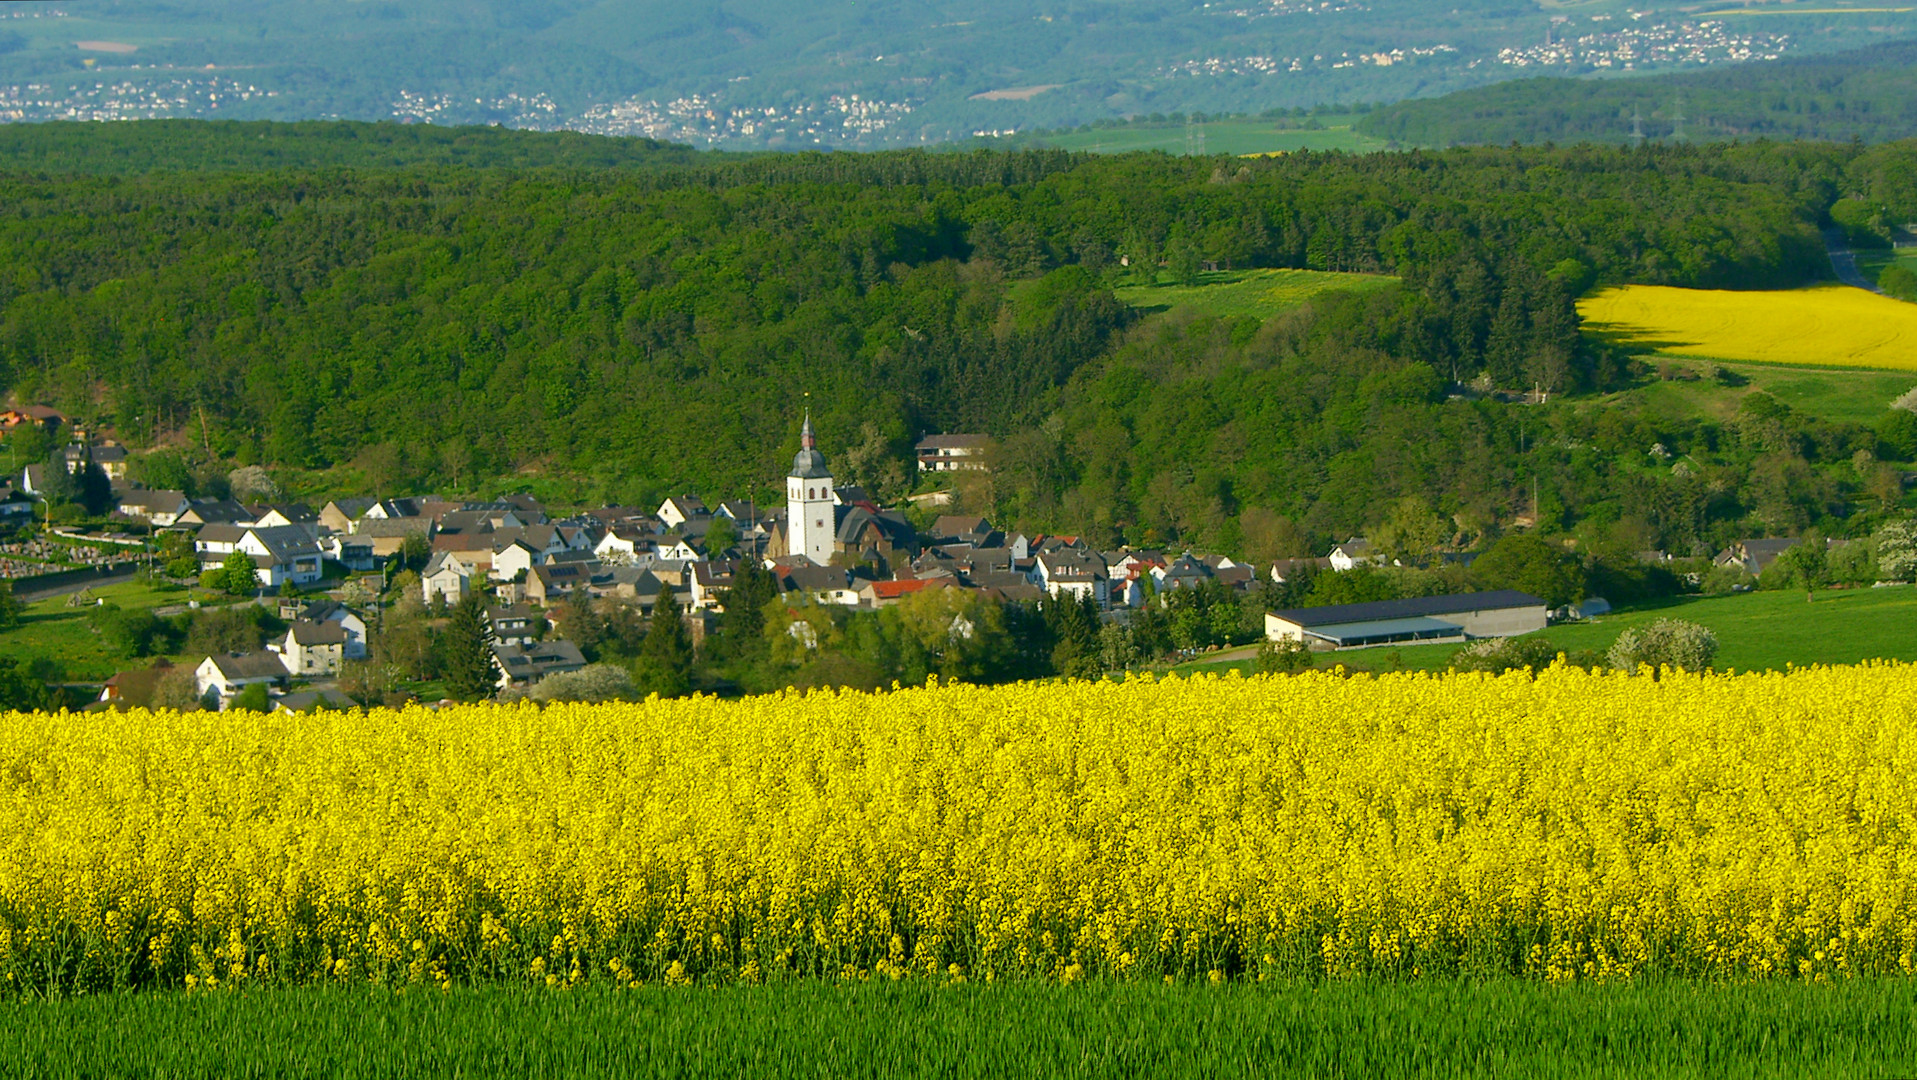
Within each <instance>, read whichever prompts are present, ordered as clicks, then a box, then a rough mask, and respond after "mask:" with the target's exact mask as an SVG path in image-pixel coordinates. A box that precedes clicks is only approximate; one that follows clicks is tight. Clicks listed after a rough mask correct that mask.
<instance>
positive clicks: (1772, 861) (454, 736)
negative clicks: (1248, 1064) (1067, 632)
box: [0, 664, 1917, 991]
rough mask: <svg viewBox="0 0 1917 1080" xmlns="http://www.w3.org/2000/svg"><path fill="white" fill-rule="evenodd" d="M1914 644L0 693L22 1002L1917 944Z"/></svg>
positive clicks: (0, 950) (1580, 963) (1418, 962)
mask: <svg viewBox="0 0 1917 1080" xmlns="http://www.w3.org/2000/svg"><path fill="white" fill-rule="evenodd" d="M1914 830H1917V667H1912V666H1909V665H1898V664H1876V665H1870V666H1865V667H1861V668H1813V669H1799V670H1796V671H1793V672H1790V673H1788V674H1776V673H1771V674H1748V675H1734V676H1725V675H1706V676H1697V675H1686V674H1681V673H1666V674H1665V675H1664V677H1663V678H1662V679H1653V678H1651V677H1649V676H1648V675H1642V674H1641V675H1637V676H1627V675H1623V674H1616V673H1604V674H1597V673H1587V672H1584V671H1582V670H1579V669H1573V668H1563V667H1559V668H1553V669H1551V670H1548V671H1546V672H1543V673H1542V674H1541V675H1540V676H1539V677H1538V678H1537V679H1536V680H1535V681H1534V680H1533V679H1531V678H1530V677H1528V676H1527V675H1525V674H1524V673H1522V672H1520V673H1515V674H1512V675H1507V676H1503V677H1490V676H1481V675H1455V676H1445V677H1434V676H1427V675H1422V674H1405V675H1391V676H1384V677H1377V678H1372V677H1363V676H1360V677H1354V678H1349V679H1346V678H1341V677H1339V676H1338V675H1335V674H1330V673H1312V674H1306V675H1303V676H1297V677H1283V676H1273V677H1259V678H1240V677H1236V676H1231V677H1225V678H1216V677H1200V678H1193V679H1189V680H1178V679H1168V680H1162V681H1152V680H1150V679H1142V678H1134V679H1132V680H1130V681H1127V682H1125V683H1122V684H1119V683H1075V684H1063V685H1044V686H1033V685H1019V686H1010V687H1000V688H977V687H967V686H949V687H937V688H920V689H911V690H907V691H903V692H897V693H890V694H877V695H866V694H852V693H848V694H832V693H814V694H811V695H809V696H799V695H787V696H775V697H769V698H760V699H750V700H744V701H717V700H713V699H705V698H701V699H693V700H686V701H666V702H659V701H653V702H649V703H646V704H624V705H605V706H568V705H557V706H553V707H550V708H547V709H545V710H544V711H541V710H540V709H538V708H537V707H535V706H531V705H518V706H497V707H491V706H487V707H471V708H459V709H448V710H445V711H442V712H432V711H428V710H424V709H417V708H414V709H407V710H405V711H393V710H372V711H369V712H362V713H319V714H311V715H293V714H274V715H271V716H261V715H256V714H240V713H225V714H218V713H204V712H199V713H188V714H173V713H147V712H128V713H99V714H84V715H60V716H44V715H11V716H6V717H4V718H0V969H3V971H4V974H3V975H0V978H4V979H5V980H6V981H8V982H9V983H10V984H11V985H12V986H14V987H18V988H30V989H36V990H41V991H44V990H47V989H51V988H55V987H59V988H63V989H94V988H105V987H113V986H128V985H135V986H137V985H162V986H214V985H234V984H241V985H245V984H252V983H257V982H299V983H309V982H317V981H333V980H349V981H360V982H364V981H368V980H371V981H376V982H383V983H388V984H400V983H408V982H417V983H426V984H432V983H439V984H451V983H455V982H462V981H473V980H515V981H528V982H531V983H534V984H553V985H566V984H572V983H578V982H581V981H587V980H594V981H614V982H631V981H647V982H661V981H663V982H691V981H732V980H740V981H755V980H772V979H782V978H792V977H797V976H810V977H824V978H831V979H838V978H883V977H888V976H891V977H899V976H906V975H912V976H917V977H929V978H935V979H940V980H951V979H967V980H975V981H976V980H992V979H1010V978H1033V977H1036V978H1042V979H1056V980H1067V981H1069V980H1075V979H1079V978H1086V977H1103V978H1121V979H1147V980H1154V981H1155V980H1159V979H1164V978H1177V979H1198V980H1203V979H1213V980H1225V979H1234V980H1237V979H1258V978H1264V977H1270V976H1318V975H1328V976H1331V977H1357V976H1367V975H1382V976H1388V977H1411V976H1416V975H1419V974H1448V975H1455V974H1460V973H1463V974H1472V973H1482V974H1490V973H1521V974H1524V975H1528V976H1534V977H1539V978H1548V979H1572V978H1618V977H1627V976H1631V975H1633V974H1640V973H1659V974H1672V975H1681V976H1702V977H1720V976H1721V977H1750V976H1758V977H1762V976H1784V977H1791V978H1825V977H1844V976H1849V975H1855V974H1868V973H1891V972H1910V971H1912V970H1913V968H1914V967H1917V834H1914Z"/></svg>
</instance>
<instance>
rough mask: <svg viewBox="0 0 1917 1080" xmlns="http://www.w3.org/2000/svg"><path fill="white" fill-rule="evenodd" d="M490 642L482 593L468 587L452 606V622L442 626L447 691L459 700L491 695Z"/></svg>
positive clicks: (492, 674)
mask: <svg viewBox="0 0 1917 1080" xmlns="http://www.w3.org/2000/svg"><path fill="white" fill-rule="evenodd" d="M492 645H493V627H492V623H491V621H490V620H488V619H487V618H486V598H485V594H484V593H482V592H480V591H479V590H478V589H474V590H471V591H470V592H468V593H466V594H465V595H464V596H462V597H460V598H459V603H457V604H455V605H453V617H452V621H451V622H450V623H449V624H447V626H446V636H445V639H444V641H443V647H444V657H445V662H446V663H445V669H446V691H447V693H448V694H450V695H451V696H453V697H455V698H458V699H459V700H461V701H471V700H474V699H476V698H484V697H491V696H492V693H493V688H494V686H495V685H496V678H495V675H494V673H493V650H492Z"/></svg>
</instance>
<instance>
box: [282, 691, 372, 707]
mask: <svg viewBox="0 0 1917 1080" xmlns="http://www.w3.org/2000/svg"><path fill="white" fill-rule="evenodd" d="M358 707H359V702H357V701H354V700H353V699H352V698H350V697H347V696H346V695H345V694H344V693H341V692H340V691H339V690H336V689H334V688H333V687H330V686H322V687H319V688H317V689H313V690H298V691H295V692H293V693H291V694H284V695H281V696H280V697H276V698H274V699H273V711H274V712H312V711H313V710H314V709H321V708H325V709H356V708H358Z"/></svg>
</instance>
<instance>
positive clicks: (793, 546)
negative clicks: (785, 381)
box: [785, 412, 838, 566]
mask: <svg viewBox="0 0 1917 1080" xmlns="http://www.w3.org/2000/svg"><path fill="white" fill-rule="evenodd" d="M785 522H786V550H787V551H788V553H790V554H793V555H804V556H805V557H806V558H808V559H810V560H812V561H813V562H815V563H817V564H818V565H820V566H824V565H826V564H827V563H829V562H831V561H832V537H833V534H834V533H835V532H836V531H837V527H838V523H837V520H836V518H835V516H834V503H833V501H832V474H831V473H830V472H828V471H827V470H826V467H825V455H824V454H821V453H819V440H818V439H817V437H815V436H814V435H813V434H812V414H811V413H810V412H807V413H806V416H805V426H804V427H803V428H800V429H799V452H798V453H797V454H795V455H794V456H793V458H792V475H790V476H788V477H786V478H785Z"/></svg>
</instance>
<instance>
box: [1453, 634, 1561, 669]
mask: <svg viewBox="0 0 1917 1080" xmlns="http://www.w3.org/2000/svg"><path fill="white" fill-rule="evenodd" d="M1557 658H1558V647H1557V646H1556V645H1554V644H1552V643H1551V642H1550V641H1549V640H1548V639H1546V638H1542V637H1539V636H1537V635H1536V634H1527V635H1525V636H1524V637H1509V638H1484V639H1482V640H1479V641H1474V642H1472V643H1471V644H1469V645H1466V646H1465V647H1464V648H1462V649H1459V650H1458V651H1457V653H1456V654H1455V655H1453V656H1452V657H1451V667H1452V669H1453V670H1456V671H1488V672H1490V673H1491V674H1493V675H1502V674H1504V673H1505V672H1507V671H1517V670H1521V669H1523V668H1530V669H1531V670H1532V671H1534V672H1536V671H1543V670H1544V669H1545V668H1548V667H1550V666H1551V664H1552V663H1553V662H1555V661H1556V660H1557Z"/></svg>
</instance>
